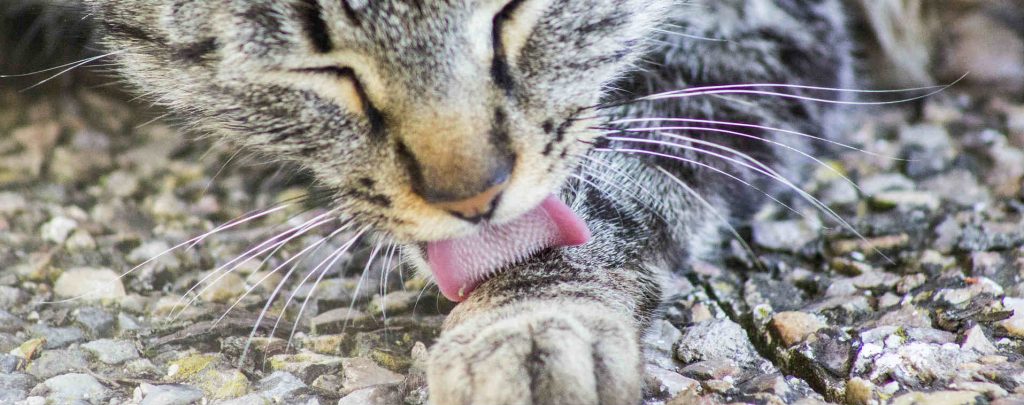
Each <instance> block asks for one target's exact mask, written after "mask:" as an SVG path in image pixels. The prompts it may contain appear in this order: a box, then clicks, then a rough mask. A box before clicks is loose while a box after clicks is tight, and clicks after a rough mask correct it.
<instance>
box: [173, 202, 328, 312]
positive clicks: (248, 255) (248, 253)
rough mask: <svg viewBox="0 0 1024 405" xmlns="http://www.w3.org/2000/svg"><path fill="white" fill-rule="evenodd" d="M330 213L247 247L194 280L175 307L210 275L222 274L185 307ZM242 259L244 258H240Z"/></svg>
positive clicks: (301, 233)
mask: <svg viewBox="0 0 1024 405" xmlns="http://www.w3.org/2000/svg"><path fill="white" fill-rule="evenodd" d="M330 214H331V211H328V212H325V213H323V214H320V215H317V216H316V217H314V218H313V219H310V220H308V221H306V222H304V223H303V224H301V225H298V226H296V227H293V228H291V229H289V230H288V231H285V232H282V233H281V234H278V235H276V236H274V237H272V238H269V239H267V240H265V241H263V242H262V243H260V244H259V245H257V246H256V247H254V248H252V249H249V250H248V251H246V252H245V253H242V254H241V255H239V256H238V257H236V258H234V259H231V260H230V261H228V262H227V263H225V264H223V265H221V266H220V267H218V268H217V269H215V270H214V271H212V272H210V273H209V274H207V275H206V276H205V277H203V278H202V279H201V280H199V281H198V282H196V283H195V284H194V285H193V286H192V287H191V288H189V289H188V291H185V294H183V295H182V296H181V299H180V300H179V301H178V304H176V306H175V307H177V305H183V304H184V303H185V297H187V296H188V295H189V294H190V293H192V292H193V291H195V290H196V289H197V288H199V286H200V285H203V284H204V283H206V281H207V280H209V279H210V277H213V276H214V275H216V274H218V273H221V272H223V274H222V275H220V276H219V277H217V279H216V280H214V282H212V283H208V284H206V286H205V287H203V288H202V289H200V291H199V292H198V293H196V294H195V295H194V296H193V298H192V299H191V300H189V301H188V304H187V305H184V307H185V308H187V307H189V306H191V305H192V304H194V303H195V302H196V300H198V299H199V296H201V295H202V294H203V292H205V291H207V290H208V289H209V288H210V287H212V286H213V285H215V284H216V282H217V281H220V280H221V279H222V278H223V277H224V276H226V275H227V274H229V273H231V272H233V271H235V269H237V268H238V267H240V266H241V265H242V264H244V263H246V262H248V261H249V260H252V259H253V258H254V257H257V256H259V255H262V254H263V253H266V252H268V251H270V250H272V249H277V248H279V247H280V246H283V245H284V244H286V243H288V242H290V241H292V240H293V239H295V238H297V237H299V236H302V235H304V234H306V232H308V231H310V230H312V229H314V228H316V227H319V226H321V225H323V224H326V223H328V222H331V221H333V220H334V218H327V219H323V218H324V217H326V216H328V215H330ZM288 234H291V236H288V237H287V238H286V239H285V240H283V241H277V239H279V238H281V237H284V236H286V235H288ZM267 244H270V246H267V247H265V248H264V247H263V246H265V245H267ZM261 248H262V249H261ZM256 250H259V251H258V252H256V253H255V254H252V252H253V251H256ZM271 256H272V255H271ZM268 257H270V256H268ZM242 259H244V260H242ZM232 264H234V266H232V267H231V268H230V269H228V270H227V271H226V272H225V271H224V269H225V268H227V267H228V266H231V265H232ZM183 311H184V309H182V310H181V312H179V313H178V315H175V316H174V317H172V318H171V319H172V320H177V318H178V316H180V315H181V313H182V312H183Z"/></svg>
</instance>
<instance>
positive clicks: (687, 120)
mask: <svg viewBox="0 0 1024 405" xmlns="http://www.w3.org/2000/svg"><path fill="white" fill-rule="evenodd" d="M637 122H683V123H693V124H708V125H725V126H733V127H742V128H753V129H760V130H765V131H772V132H779V133H783V134H789V135H796V136H800V137H804V138H808V139H813V140H815V141H820V142H825V143H829V144H832V145H835V146H839V147H842V148H845V149H849V150H853V151H856V152H861V153H865V154H867V155H871V156H876V157H880V158H885V159H890V160H896V161H912V160H909V159H903V158H898V157H894V156H886V155H882V154H880V153H876V152H872V151H869V150H865V149H861V148H858V147H856V146H853V145H847V144H845V143H842V142H838V141H835V140H832V139H828V138H825V137H821V136H815V135H811V134H808V133H804V132H798V131H793V130H788V129H783V128H775V127H769V126H764V125H757V124H748V123H743V122H730V121H717V120H705V119H697V118H623V119H618V120H614V121H611V122H610V124H612V125H614V124H631V123H637Z"/></svg>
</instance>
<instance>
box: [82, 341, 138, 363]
mask: <svg viewBox="0 0 1024 405" xmlns="http://www.w3.org/2000/svg"><path fill="white" fill-rule="evenodd" d="M82 349H85V351H87V352H89V353H92V355H93V356H96V358H97V359H98V360H99V361H101V362H103V363H106V364H112V365H113V364H121V363H124V362H126V361H130V360H135V359H137V358H139V351H138V350H136V348H135V345H134V344H132V342H129V341H127V340H112V339H101V340H96V341H93V342H89V343H86V344H84V345H82Z"/></svg>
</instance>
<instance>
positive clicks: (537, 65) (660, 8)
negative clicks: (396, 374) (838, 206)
mask: <svg viewBox="0 0 1024 405" xmlns="http://www.w3.org/2000/svg"><path fill="white" fill-rule="evenodd" d="M84 7H85V8H86V10H88V14H89V15H90V16H91V18H92V20H93V21H94V22H95V24H96V25H97V27H98V32H99V42H100V43H101V44H102V45H103V46H104V48H105V50H106V51H107V52H108V53H106V54H104V55H103V56H104V57H106V58H108V59H111V60H113V61H115V62H116V63H117V66H118V71H119V73H120V74H121V75H122V76H123V77H124V78H126V79H127V80H128V82H129V83H131V84H132V85H133V86H134V87H135V88H136V90H137V91H138V92H139V93H140V94H143V95H146V96H148V98H149V99H150V101H152V102H153V103H155V104H158V105H161V106H164V107H166V108H167V109H169V110H170V111H172V112H174V113H176V114H177V115H179V116H180V117H181V119H182V120H183V121H185V122H187V123H189V125H190V126H194V127H195V128H196V129H197V130H199V131H201V132H203V133H209V134H213V135H215V136H217V137H219V138H220V139H223V140H226V141H228V142H231V143H233V144H235V145H237V146H238V147H240V148H243V149H245V150H248V151H251V152H254V153H258V154H262V155H264V156H268V157H271V158H273V159H284V160H289V161H292V162H295V163H297V164H298V165H300V166H302V167H303V168H305V169H307V170H309V171H310V172H311V173H312V174H313V175H314V177H315V178H316V180H317V182H318V183H319V184H321V185H322V186H323V187H325V188H326V189H328V190H330V191H331V193H332V194H331V195H332V198H331V200H330V202H329V203H327V204H328V207H329V208H331V209H332V211H331V212H332V213H333V214H334V215H337V216H339V217H342V218H344V219H346V220H349V221H351V223H352V224H354V226H355V227H357V228H358V229H363V230H365V231H367V232H370V233H373V234H376V235H379V236H381V237H387V238H393V239H394V240H397V241H400V242H402V243H403V244H404V245H405V247H406V249H404V252H405V253H406V257H405V258H404V259H405V262H406V263H408V264H410V265H411V266H414V267H415V268H417V269H418V270H419V271H421V272H422V273H424V274H425V275H427V276H428V277H431V278H432V279H433V280H435V281H436V282H437V285H438V287H439V288H440V290H441V292H442V293H443V294H444V295H445V296H446V297H448V298H449V299H451V300H453V301H457V302H459V304H458V305H457V306H456V307H455V309H454V310H453V311H452V313H451V314H450V315H449V317H448V319H447V320H446V322H445V330H444V332H443V333H442V335H441V336H440V338H439V340H438V341H437V342H436V344H435V345H434V346H433V347H432V348H431V350H430V356H429V365H428V372H427V375H428V383H429V390H430V397H431V402H432V403H434V404H437V405H448V404H513V403H515V404H525V403H532V404H629V403H638V402H639V401H640V397H641V388H642V383H643V375H644V373H643V369H642V355H641V350H640V341H641V336H642V334H643V333H644V331H645V329H646V328H647V326H648V325H650V324H651V322H652V320H654V319H655V318H656V317H657V316H658V308H659V304H660V303H661V302H662V299H663V297H664V296H665V295H666V294H670V293H671V291H666V290H665V287H664V286H665V280H666V278H667V277H668V276H669V275H670V274H671V273H672V272H678V271H682V269H684V268H685V267H686V263H687V262H689V261H690V260H693V259H703V260H714V258H715V256H716V255H717V254H718V252H717V250H718V247H719V246H720V245H721V242H722V239H723V236H722V232H723V229H724V228H725V227H727V226H728V225H727V223H725V222H724V221H723V219H728V220H730V221H733V222H735V223H742V221H743V220H744V219H745V218H747V217H749V216H750V215H751V214H752V213H753V212H754V211H755V210H756V208H757V207H758V206H760V205H761V204H763V203H764V202H766V201H767V200H772V199H776V198H777V197H775V196H779V195H783V194H785V193H787V192H789V193H790V194H793V195H795V196H797V197H800V196H802V195H803V194H802V193H801V192H799V191H795V192H794V191H792V189H793V188H795V186H794V184H795V183H797V182H798V179H799V178H800V176H801V174H803V173H804V172H806V170H805V169H806V165H808V164H810V163H813V160H810V159H806V158H805V156H801V154H799V153H795V152H793V150H794V149H795V150H800V151H806V152H801V153H806V154H810V155H814V154H816V153H818V150H817V149H816V148H817V147H818V144H821V142H812V139H810V137H808V136H795V134H797V133H799V134H813V135H814V136H815V137H820V139H821V140H825V141H828V140H832V139H837V138H838V136H839V134H840V133H841V132H842V131H841V128H842V127H843V120H842V119H841V117H842V115H843V114H842V111H841V110H840V108H839V106H838V105H837V104H835V103H823V102H815V101H814V100H810V99H808V98H835V97H840V96H842V93H838V94H837V93H836V92H828V91H822V90H821V89H820V88H835V89H843V88H855V87H857V81H856V79H855V74H854V72H855V69H854V66H855V61H854V58H853V44H852V42H851V38H850V34H849V32H848V30H847V21H846V15H847V14H846V11H845V10H844V7H843V4H841V3H840V2H839V1H838V0H717V1H706V2H694V1H683V0H591V1H579V0H449V1H424V0H256V1H243V0H232V1H224V2H211V1H200V0H152V1H137V0H85V1H84ZM758 93H761V94H758ZM767 93H784V94H782V95H781V96H777V97H772V96H770V95H769V94H767Z"/></svg>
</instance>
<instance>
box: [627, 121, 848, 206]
mask: <svg viewBox="0 0 1024 405" xmlns="http://www.w3.org/2000/svg"><path fill="white" fill-rule="evenodd" d="M664 130H679V131H701V132H712V133H721V134H727V135H736V136H741V137H744V138H750V139H754V140H758V141H761V142H765V143H770V144H773V145H776V146H780V147H782V148H785V149H788V150H791V151H793V152H796V153H799V154H800V155H802V156H804V157H806V158H808V159H811V160H812V161H814V162H815V163H817V164H819V165H821V166H822V167H825V168H826V169H828V170H830V171H832V172H833V173H835V174H836V175H838V176H839V177H840V178H842V179H843V180H845V181H846V182H847V183H849V184H850V185H852V186H853V188H854V189H856V190H857V191H858V192H860V193H863V192H864V191H863V190H861V188H860V186H858V185H857V183H855V182H854V181H853V180H850V178H849V177H846V175H844V174H843V173H842V172H840V171H839V169H836V168H835V167H832V166H831V165H829V164H826V163H825V162H822V161H821V160H820V159H818V158H816V157H814V156H813V155H811V154H809V153H807V152H804V151H802V150H800V149H797V148H794V147H792V146H789V145H786V144H784V143H781V142H776V141H773V140H771V139H766V138H761V137H758V136H754V135H751V134H747V133H743V132H737V131H730V130H727V129H719V128H708V127H655V128H629V129H625V130H624V131H626V132H657V133H658V134H659V135H663V136H667V137H670V138H675V139H681V140H685V141H691V140H695V139H694V138H690V137H686V136H679V135H675V134H672V133H667V132H662V131H664Z"/></svg>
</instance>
